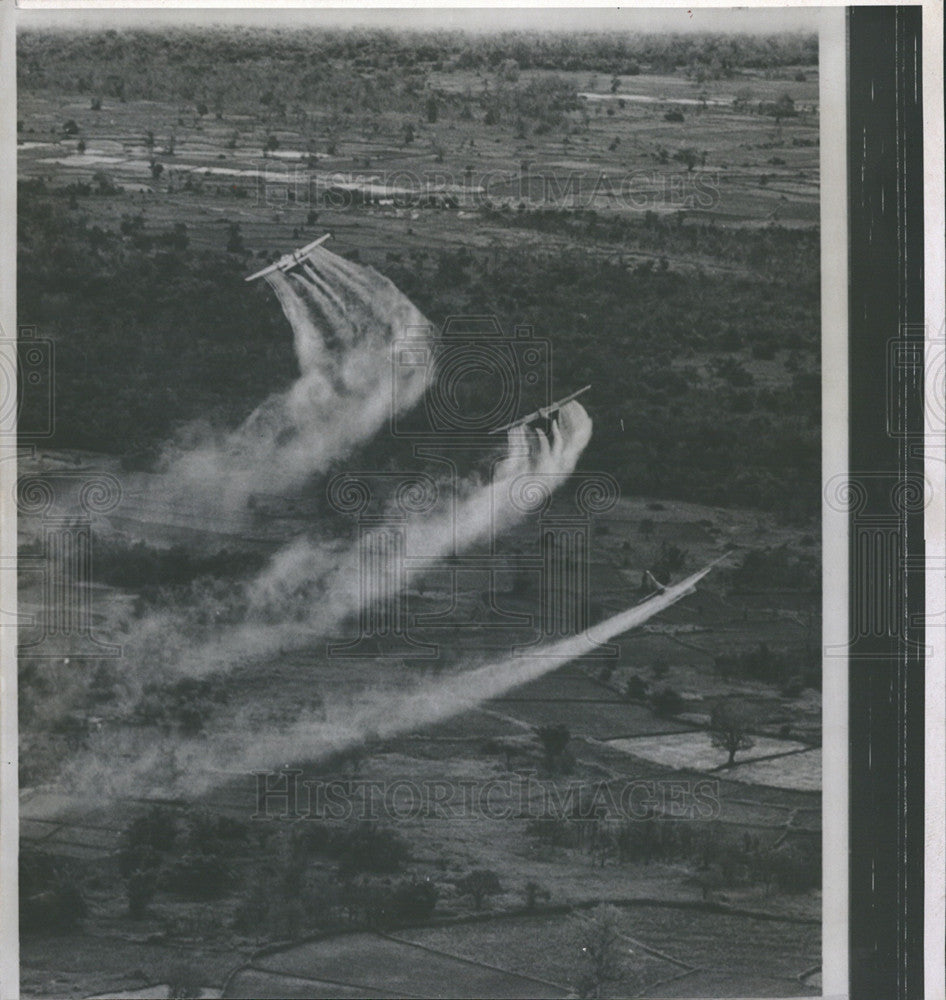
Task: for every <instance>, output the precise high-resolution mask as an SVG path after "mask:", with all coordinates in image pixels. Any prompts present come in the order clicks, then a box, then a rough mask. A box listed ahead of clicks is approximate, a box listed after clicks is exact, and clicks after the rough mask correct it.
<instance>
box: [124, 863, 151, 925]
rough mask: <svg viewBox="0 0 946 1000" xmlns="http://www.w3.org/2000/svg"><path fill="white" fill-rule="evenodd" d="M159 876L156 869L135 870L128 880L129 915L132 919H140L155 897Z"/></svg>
mask: <svg viewBox="0 0 946 1000" xmlns="http://www.w3.org/2000/svg"><path fill="white" fill-rule="evenodd" d="M156 888H157V878H156V876H155V873H154V871H150V870H146V871H134V872H132V873H131V874H130V875H129V876H128V878H127V880H126V892H127V895H128V915H129V916H130V917H131V918H132V920H140V919H141V918H142V917H143V916H144V915H145V912H146V911H147V909H148V904H149V903H150V902H151V900H152V899H154V893H155V889H156Z"/></svg>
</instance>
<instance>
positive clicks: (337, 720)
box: [63, 556, 725, 797]
mask: <svg viewBox="0 0 946 1000" xmlns="http://www.w3.org/2000/svg"><path fill="white" fill-rule="evenodd" d="M722 558H725V556H724V557H722ZM719 561H720V560H716V562H714V563H711V564H710V565H709V566H706V567H705V568H704V569H701V570H700V571H699V572H697V573H694V574H693V575H692V576H689V577H687V578H686V579H685V580H682V581H681V582H680V583H677V584H674V585H673V586H671V587H667V589H666V590H665V591H664V592H663V593H661V594H657V595H655V596H654V597H651V598H650V599H649V600H647V601H644V602H643V603H641V604H637V605H635V606H633V607H631V608H628V609H627V610H625V611H622V612H620V613H619V614H616V615H614V616H612V617H611V618H608V619H606V620H605V621H603V622H600V623H599V624H597V625H594V626H592V627H591V628H589V629H587V630H585V631H584V632H582V633H580V634H578V635H575V636H569V637H568V638H566V639H562V640H560V641H558V642H555V643H551V644H549V645H547V646H545V647H540V648H538V649H537V650H536V651H535V652H534V653H533V654H532V655H530V656H528V657H517V656H512V657H508V658H506V659H504V660H502V661H500V662H497V663H489V664H486V665H484V666H479V667H474V668H473V669H467V670H460V671H457V672H455V673H452V674H451V675H450V676H449V677H446V678H443V679H441V680H437V681H435V682H433V683H429V684H425V685H423V686H420V687H416V688H414V689H412V690H408V691H404V690H377V691H374V692H372V693H370V694H366V695H365V696H364V698H363V700H362V702H361V704H359V705H357V706H355V707H351V706H331V705H329V706H326V711H325V717H324V720H323V721H313V720H312V719H311V718H299V719H297V720H296V721H295V722H293V723H291V724H289V725H285V724H283V725H270V726H268V727H265V728H261V727H259V726H258V725H252V724H250V720H249V717H247V718H241V717H239V716H237V717H235V718H231V719H230V720H229V722H230V725H229V727H228V729H227V731H226V732H215V733H208V734H207V736H206V737H205V738H203V739H200V740H195V739H190V740H177V741H175V742H173V743H172V744H169V745H161V744H156V743H155V742H154V740H153V739H151V740H144V741H142V738H141V737H139V738H138V739H139V742H138V744H137V745H135V746H132V745H130V744H129V745H124V746H121V745H119V744H118V743H117V742H116V739H115V738H110V739H108V740H107V741H106V742H103V744H102V746H101V748H99V749H98V752H96V749H95V748H94V747H93V748H90V753H89V754H88V755H85V756H83V758H82V759H81V760H77V761H74V762H73V764H72V766H71V767H70V769H69V772H68V773H66V774H64V775H63V784H64V785H65V786H66V787H71V788H72V789H74V790H81V791H83V793H85V794H105V795H130V794H135V795H157V794H167V793H169V792H170V793H173V794H177V795H181V796H183V797H192V796H195V795H200V794H202V793H204V792H206V791H207V790H208V789H210V788H212V787H214V786H216V785H218V784H219V783H220V782H221V781H222V780H225V779H226V778H227V777H239V776H245V775H246V774H248V773H250V772H251V771H254V770H260V769H276V768H280V767H284V766H287V765H288V764H289V762H294V763H297V764H298V763H303V762H312V763H314V762H318V761H320V760H324V759H326V758H330V757H332V756H334V755H336V754H338V753H341V752H344V751H346V750H351V749H353V748H355V747H358V746H360V745H362V744H364V743H365V742H367V741H369V740H374V739H384V738H388V737H392V736H396V735H398V734H399V733H404V732H409V731H411V730H413V729H417V728H420V727H423V726H428V725H431V724H433V723H437V722H442V721H444V720H445V719H449V718H450V717H452V716H455V715H459V714H460V713H462V712H466V711H469V710H471V709H474V708H476V707H477V706H479V705H481V704H482V703H483V702H485V701H488V700H489V699H491V698H497V697H499V696H500V695H503V694H505V693H506V692H507V691H509V690H511V689H512V688H515V687H518V686H519V685H521V684H525V683H527V682H528V681H532V680H535V679H536V678H537V677H541V676H542V675H544V674H547V673H549V672H550V671H552V670H557V669H558V668H559V667H562V666H564V665H565V664H566V663H568V662H569V661H571V660H573V659H575V658H576V657H579V656H582V655H584V654H585V653H586V652H587V651H588V646H589V642H591V643H599V644H603V643H606V642H609V641H610V640H611V639H613V638H615V637H616V636H619V635H621V634H623V633H624V632H627V631H629V630H630V629H633V628H638V627H639V626H641V625H643V624H644V623H645V622H647V621H648V620H649V619H651V618H653V617H654V615H657V614H659V613H660V612H661V611H664V610H666V609H667V608H669V607H670V606H671V605H673V604H675V603H676V602H677V601H679V600H680V599H681V598H683V597H685V596H686V595H687V594H689V593H691V592H692V591H693V590H694V589H695V587H696V585H697V584H698V583H699V582H700V581H701V580H702V579H703V578H704V577H705V576H706V575H707V574H708V573H709V572H710V571H711V570H712V568H713V567H714V566H715V565H716V564H717V563H718V562H719ZM116 753H120V754H122V755H124V756H126V757H129V758H132V757H133V758H134V760H133V762H132V763H130V765H129V766H128V767H127V768H125V769H123V770H122V772H121V773H120V774H116V771H115V768H114V760H115V754H116ZM169 772H170V773H169Z"/></svg>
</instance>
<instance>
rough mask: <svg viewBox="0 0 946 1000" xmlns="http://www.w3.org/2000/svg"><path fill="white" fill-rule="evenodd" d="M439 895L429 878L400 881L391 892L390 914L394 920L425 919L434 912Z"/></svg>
mask: <svg viewBox="0 0 946 1000" xmlns="http://www.w3.org/2000/svg"><path fill="white" fill-rule="evenodd" d="M439 895H440V892H439V890H438V889H437V886H436V885H434V883H433V882H431V881H430V879H429V878H428V879H422V880H419V879H416V878H413V879H411V880H410V881H409V882H401V883H400V884H399V885H397V886H395V888H394V890H393V891H392V893H391V914H392V916H393V917H394V918H395V919H396V920H426V919H427V918H428V917H429V916H430V915H431V913H433V912H434V907H435V906H436V905H437V898H438V897H439Z"/></svg>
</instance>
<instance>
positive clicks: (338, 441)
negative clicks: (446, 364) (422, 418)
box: [166, 247, 431, 511]
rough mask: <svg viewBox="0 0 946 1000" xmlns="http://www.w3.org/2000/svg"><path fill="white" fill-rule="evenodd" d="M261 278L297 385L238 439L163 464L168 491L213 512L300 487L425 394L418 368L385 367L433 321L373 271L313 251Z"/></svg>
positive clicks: (192, 449) (217, 441)
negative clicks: (284, 328) (280, 321)
mask: <svg viewBox="0 0 946 1000" xmlns="http://www.w3.org/2000/svg"><path fill="white" fill-rule="evenodd" d="M266 280H267V281H268V282H269V283H270V285H271V286H272V287H273V289H274V290H275V292H276V295H277V296H278V298H279V301H280V304H281V305H282V309H283V312H284V313H285V315H286V318H287V319H288V320H289V323H290V326H291V327H292V331H293V337H294V348H295V353H296V358H297V360H298V363H299V371H300V376H299V378H298V380H297V381H296V382H295V383H294V384H293V385H292V386H291V387H290V388H289V389H288V390H287V391H285V392H281V393H276V394H275V395H273V396H270V398H269V399H267V400H266V401H265V402H263V403H262V404H261V405H260V406H259V407H257V409H256V410H255V411H254V412H253V413H252V414H250V416H249V417H248V418H247V419H246V420H245V421H244V423H243V424H242V425H241V426H240V427H239V428H237V429H236V430H235V431H232V432H229V433H227V434H224V435H218V436H217V437H215V438H212V439H209V440H207V439H205V440H203V441H201V442H200V443H198V444H196V445H191V446H189V447H188V448H187V449H186V450H184V451H183V452H179V453H177V454H172V455H169V456H167V462H168V466H167V468H166V472H167V475H168V479H169V481H170V482H172V483H173V488H174V489H175V490H177V491H179V492H180V493H181V494H183V495H184V496H189V497H193V496H195V495H196V496H198V497H200V498H202V499H203V500H204V501H206V502H207V503H208V504H209V505H210V507H211V508H212V509H221V508H222V509H225V510H228V511H235V510H239V509H241V508H242V507H243V506H244V505H245V503H246V501H247V499H248V498H249V496H250V495H251V494H253V493H256V492H271V493H280V492H285V491H287V490H289V489H291V488H293V487H298V486H299V485H300V484H302V483H304V482H305V480H306V479H307V478H308V477H309V476H311V475H312V474H313V473H315V472H319V471H322V470H324V469H326V468H327V467H328V465H329V464H330V463H331V462H332V461H334V460H335V459H337V458H340V457H343V456H344V455H346V454H348V453H349V452H351V450H352V449H353V448H354V447H355V446H357V445H358V444H360V443H361V442H363V441H366V440H368V439H369V438H370V437H371V436H372V435H373V434H374V433H375V432H376V431H377V430H378V429H379V428H380V427H381V426H382V425H383V424H384V422H385V420H387V419H389V418H390V417H391V415H392V414H393V413H394V412H395V410H397V411H402V410H405V409H408V408H410V407H411V406H413V405H414V404H415V403H416V402H417V401H418V400H419V399H420V397H421V396H422V395H423V393H424V390H425V388H426V373H425V372H424V371H423V370H422V369H419V368H418V369H414V368H408V367H401V366H393V365H392V364H391V360H392V350H393V348H394V344H395V343H396V341H397V340H399V339H400V338H402V337H405V336H410V337H411V338H412V339H422V338H423V337H424V336H426V335H427V334H428V333H429V331H430V329H431V327H430V323H429V322H428V321H427V320H426V319H425V318H424V316H423V315H422V314H421V313H420V312H419V310H418V309H417V308H416V307H415V306H414V305H413V303H412V302H411V301H410V300H409V299H408V298H407V297H406V296H405V295H403V294H402V293H401V292H400V291H398V289H397V288H396V287H395V286H394V285H393V284H392V283H391V282H390V281H388V279H387V278H385V277H383V276H382V275H380V274H378V272H377V271H375V270H374V269H373V268H370V267H367V266H362V265H359V264H354V263H352V262H351V261H347V260H344V259H343V258H341V257H338V256H336V255H335V254H333V253H330V252H329V251H328V250H325V249H323V248H321V247H318V248H316V249H314V250H313V251H312V252H311V253H310V254H309V255H308V258H307V261H306V263H305V264H304V265H303V266H302V267H301V268H297V269H295V270H293V271H291V272H288V273H285V274H284V273H283V272H281V271H274V272H273V273H272V274H270V275H267V278H266ZM395 381H396V382H397V385H396V388H395Z"/></svg>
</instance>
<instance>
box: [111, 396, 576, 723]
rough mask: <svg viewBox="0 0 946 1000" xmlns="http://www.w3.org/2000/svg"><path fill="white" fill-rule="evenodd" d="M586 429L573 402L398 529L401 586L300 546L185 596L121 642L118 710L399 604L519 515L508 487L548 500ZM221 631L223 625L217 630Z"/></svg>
mask: <svg viewBox="0 0 946 1000" xmlns="http://www.w3.org/2000/svg"><path fill="white" fill-rule="evenodd" d="M591 430H592V423H591V418H590V417H589V416H588V414H587V412H586V411H585V409H584V407H582V405H581V404H580V403H578V402H577V401H573V402H571V403H568V404H566V405H565V406H563V407H562V409H561V410H560V411H559V414H558V419H557V420H556V421H555V422H554V423H553V424H552V429H551V439H549V438H548V437H547V436H546V435H545V434H543V433H542V432H541V431H539V430H536V429H534V428H531V427H515V428H513V429H512V430H511V431H509V434H508V440H507V447H506V453H505V455H504V457H503V458H502V460H501V461H499V462H498V463H497V465H496V468H495V472H494V475H493V478H492V480H491V481H490V482H489V483H488V484H485V485H484V484H482V483H481V482H479V481H478V480H473V479H471V480H469V481H467V482H466V483H464V484H461V492H460V495H459V496H458V497H457V498H456V504H455V506H452V505H450V504H449V503H445V504H441V505H440V506H438V507H435V508H433V509H431V510H428V511H425V512H424V513H423V514H418V515H416V516H413V517H411V518H408V519H406V520H404V521H403V522H402V523H401V525H400V530H401V531H403V535H404V551H405V552H407V553H409V554H410V556H411V571H410V573H408V574H405V576H404V577H395V576H394V575H392V576H385V577H382V578H381V579H380V580H374V579H372V580H368V581H367V585H366V581H365V580H364V579H362V577H361V575H360V570H361V564H360V552H359V549H358V547H357V546H352V545H350V544H340V543H339V542H338V541H337V540H325V539H315V540H313V539H308V538H301V539H296V540H295V541H293V542H290V543H289V544H288V545H287V546H286V547H285V548H284V549H282V550H281V551H280V552H278V553H277V554H276V555H275V556H274V557H273V559H272V560H271V561H270V563H269V565H268V566H267V567H266V568H265V569H264V570H263V572H262V573H261V574H260V575H259V576H258V577H257V578H255V579H254V580H252V581H250V582H249V583H248V584H246V585H240V586H237V587H228V588H227V589H226V591H225V593H224V594H223V595H222V596H221V595H219V594H216V593H214V594H211V593H207V592H199V593H194V594H193V595H192V597H193V601H192V604H191V605H190V606H189V607H187V608H179V609H176V610H172V609H167V610H165V611H162V612H157V611H156V612H153V613H152V614H150V615H148V616H147V617H146V618H144V619H142V620H141V621H138V622H136V623H135V628H134V630H133V632H132V633H131V634H128V635H126V636H125V637H124V645H125V649H126V655H127V656H128V657H129V659H130V660H132V661H133V662H134V663H135V664H136V665H137V669H136V670H135V671H130V672H128V673H127V674H125V675H124V676H123V679H122V685H121V691H120V692H119V694H118V695H117V697H118V699H119V702H120V703H121V704H122V705H123V706H124V707H125V708H127V709H131V708H133V706H134V705H135V704H136V702H137V701H138V700H139V699H140V698H141V696H142V694H143V692H144V691H145V689H146V688H147V687H148V686H149V685H153V684H159V685H167V684H170V683H175V682H176V681H178V680H181V679H183V678H201V677H206V676H209V675H217V676H221V675H223V674H226V673H231V672H233V671H235V670H239V669H241V668H242V667H243V666H245V665H247V664H248V663H251V662H253V661H254V660H260V659H265V658H267V657H270V656H273V655H274V654H277V653H286V652H289V651H291V650H293V649H298V648H301V647H306V646H311V645H312V644H313V643H314V642H317V641H318V640H319V639H324V638H325V636H326V635H329V634H331V633H332V630H333V629H337V628H338V627H339V625H340V624H341V623H343V622H344V621H345V619H346V618H349V617H350V616H352V615H354V614H357V613H358V612H359V611H361V610H362V609H363V608H365V607H369V606H372V605H377V604H379V603H381V602H384V601H390V600H392V599H396V598H397V597H398V592H397V589H396V586H395V581H396V580H398V579H399V580H400V582H401V583H409V582H410V579H411V577H412V576H415V575H417V574H420V573H423V572H424V571H425V570H427V569H429V568H431V567H433V566H435V565H437V564H438V563H440V562H441V561H442V560H443V559H444V558H445V557H447V556H450V555H455V554H458V553H460V552H462V551H464V550H466V549H468V548H470V547H471V546H473V545H475V544H477V543H479V542H482V541H484V540H486V539H488V538H490V537H491V536H493V537H495V536H496V535H498V534H499V533H501V532H503V531H505V530H507V529H508V528H509V527H511V526H512V525H513V524H515V523H516V522H517V521H521V520H522V519H523V518H525V517H526V516H527V513H526V510H527V508H524V507H523V505H522V503H521V501H520V502H518V503H517V499H516V491H515V487H516V485H517V483H524V484H526V485H528V484H529V483H532V484H533V485H537V486H538V487H540V488H541V489H543V490H547V491H549V492H551V491H552V490H554V489H555V488H557V487H558V486H560V485H561V484H562V483H563V482H564V481H565V480H566V479H567V478H568V476H569V475H570V474H571V473H572V472H573V471H574V469H575V465H576V463H577V462H578V459H579V458H580V456H581V454H582V452H583V451H584V449H585V447H586V446H587V444H588V441H589V440H590V438H591ZM224 623H228V624H224Z"/></svg>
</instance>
